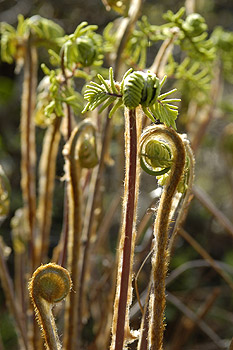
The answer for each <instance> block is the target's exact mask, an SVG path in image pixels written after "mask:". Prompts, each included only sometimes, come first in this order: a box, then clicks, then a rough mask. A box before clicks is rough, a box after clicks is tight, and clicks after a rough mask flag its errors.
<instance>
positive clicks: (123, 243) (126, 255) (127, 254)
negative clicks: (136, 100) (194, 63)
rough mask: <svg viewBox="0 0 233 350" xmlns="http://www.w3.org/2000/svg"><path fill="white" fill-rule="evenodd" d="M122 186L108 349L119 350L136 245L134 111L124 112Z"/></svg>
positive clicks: (127, 319) (125, 325)
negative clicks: (113, 299) (119, 236)
mask: <svg viewBox="0 0 233 350" xmlns="http://www.w3.org/2000/svg"><path fill="white" fill-rule="evenodd" d="M125 118H126V122H125V157H126V169H125V187H124V198H123V219H122V228H121V230H122V231H121V238H120V246H119V252H118V273H117V288H116V296H115V301H114V313H113V322H112V342H111V347H110V349H112V350H113V349H115V350H122V349H123V347H124V345H126V344H127V343H126V341H127V339H125V331H126V330H127V331H129V329H128V327H129V325H128V322H129V306H130V303H131V279H132V263H133V252H134V245H135V238H136V233H135V223H136V208H137V197H138V185H139V181H138V178H139V174H138V170H137V168H138V164H137V163H138V162H137V161H138V159H137V158H138V150H137V148H138V147H137V145H138V142H137V123H136V111H135V109H131V110H126V113H125Z"/></svg>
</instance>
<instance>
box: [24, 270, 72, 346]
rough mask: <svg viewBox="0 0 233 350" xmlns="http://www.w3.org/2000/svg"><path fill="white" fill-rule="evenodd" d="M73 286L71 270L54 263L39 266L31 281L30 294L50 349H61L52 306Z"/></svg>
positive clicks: (46, 343)
mask: <svg viewBox="0 0 233 350" xmlns="http://www.w3.org/2000/svg"><path fill="white" fill-rule="evenodd" d="M71 287H72V282H71V278H70V274H69V272H68V271H67V270H66V269H64V268H63V267H61V266H59V265H56V264H53V263H49V264H47V265H41V266H40V267H38V269H37V270H36V271H35V272H34V273H33V275H32V278H31V280H30V282H29V285H28V289H29V294H30V297H31V300H32V304H33V306H34V309H35V313H36V316H37V320H38V323H39V325H40V326H41V331H42V335H43V337H44V339H45V345H46V347H47V349H49V350H60V349H61V344H60V342H59V338H58V335H57V330H56V325H55V321H54V317H53V314H52V307H53V305H54V304H55V303H58V302H59V301H61V300H63V299H64V298H65V297H66V296H67V295H68V294H69V292H70V289H71Z"/></svg>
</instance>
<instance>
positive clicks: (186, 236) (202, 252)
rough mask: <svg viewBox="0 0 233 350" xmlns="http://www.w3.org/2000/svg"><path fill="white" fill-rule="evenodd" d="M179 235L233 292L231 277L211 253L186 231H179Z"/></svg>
mask: <svg viewBox="0 0 233 350" xmlns="http://www.w3.org/2000/svg"><path fill="white" fill-rule="evenodd" d="M178 233H179V235H180V236H181V237H183V238H184V239H185V240H186V241H187V242H188V243H189V244H190V245H191V246H192V247H193V248H194V249H195V250H196V251H197V252H198V253H199V254H200V255H201V256H202V257H203V259H205V260H206V261H207V262H208V263H209V264H210V266H212V268H213V269H214V270H215V271H216V272H217V273H218V274H219V275H220V276H221V277H222V278H223V279H224V281H225V282H226V283H227V284H228V286H229V287H230V288H231V289H232V290H233V281H232V279H231V278H230V277H229V275H228V274H227V273H226V272H225V271H224V270H223V269H222V267H220V266H219V265H218V264H217V263H216V261H215V260H214V259H213V258H212V257H211V256H210V255H209V253H208V252H207V251H206V250H205V249H204V248H203V247H202V246H201V245H200V244H199V243H198V242H197V241H196V240H195V239H194V238H193V237H191V236H190V234H189V233H188V232H186V231H185V230H184V229H182V228H181V229H180V230H179V231H178Z"/></svg>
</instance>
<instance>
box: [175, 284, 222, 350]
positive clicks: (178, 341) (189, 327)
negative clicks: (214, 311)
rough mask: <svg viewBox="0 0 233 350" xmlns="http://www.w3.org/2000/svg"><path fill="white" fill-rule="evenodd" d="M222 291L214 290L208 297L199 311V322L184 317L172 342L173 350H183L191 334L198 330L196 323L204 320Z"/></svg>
mask: <svg viewBox="0 0 233 350" xmlns="http://www.w3.org/2000/svg"><path fill="white" fill-rule="evenodd" d="M220 292H221V290H220V288H214V290H213V292H212V293H211V294H210V295H208V296H207V298H206V300H205V301H204V303H203V304H202V305H201V306H200V308H199V310H198V311H197V321H196V322H194V321H193V320H191V319H190V318H188V317H187V316H183V317H182V319H181V321H180V324H179V325H178V327H176V332H175V334H174V339H173V341H172V350H179V349H182V346H183V345H184V344H185V343H186V342H187V340H188V338H190V336H191V334H192V333H193V331H194V330H195V328H196V323H198V322H199V321H200V320H202V319H204V317H205V316H206V315H207V313H208V312H209V310H210V309H211V308H212V306H213V304H214V302H215V300H216V298H217V297H218V296H219V294H220Z"/></svg>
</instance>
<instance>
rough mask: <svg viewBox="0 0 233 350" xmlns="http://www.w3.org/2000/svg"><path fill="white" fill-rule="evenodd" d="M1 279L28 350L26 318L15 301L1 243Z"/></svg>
mask: <svg viewBox="0 0 233 350" xmlns="http://www.w3.org/2000/svg"><path fill="white" fill-rule="evenodd" d="M0 279H1V284H2V288H3V290H4V294H5V297H6V301H7V304H8V307H9V309H10V311H11V313H12V315H13V317H14V320H15V327H16V330H17V333H18V335H19V337H20V340H21V341H22V344H23V346H24V348H25V349H26V350H27V349H28V342H27V335H26V327H25V324H23V320H24V317H23V315H22V314H21V313H20V310H19V307H18V305H17V304H16V299H15V295H14V290H13V283H12V280H11V278H10V274H9V271H8V269H7V265H6V262H5V259H4V255H3V249H2V244H1V243H0Z"/></svg>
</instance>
